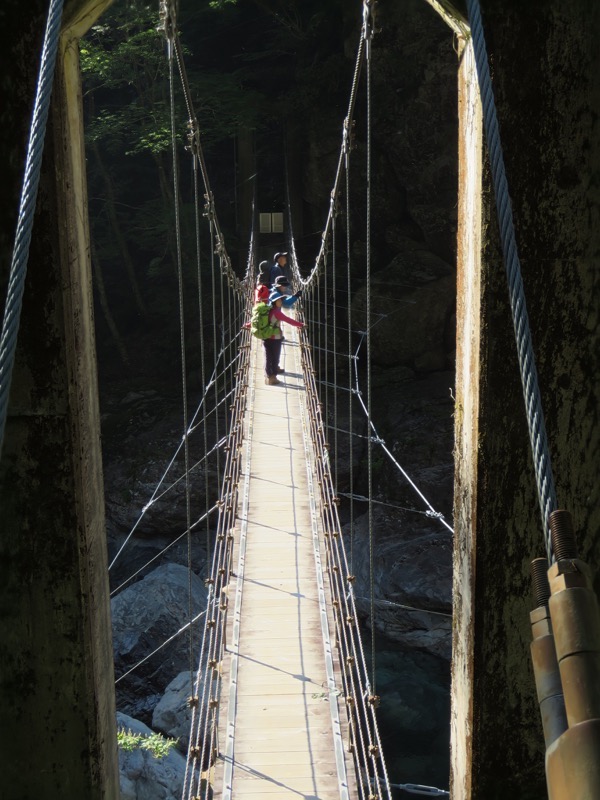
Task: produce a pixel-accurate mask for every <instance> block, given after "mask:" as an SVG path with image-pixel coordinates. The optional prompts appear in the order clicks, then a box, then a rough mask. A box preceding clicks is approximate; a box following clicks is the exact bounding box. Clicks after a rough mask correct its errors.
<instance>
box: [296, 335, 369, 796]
mask: <svg viewBox="0 0 600 800" xmlns="http://www.w3.org/2000/svg"><path fill="white" fill-rule="evenodd" d="M303 368H304V371H305V376H306V383H307V398H308V401H309V405H310V415H309V419H310V425H311V431H312V438H313V444H314V445H315V447H316V450H317V458H316V463H315V466H316V470H317V480H318V481H319V482H320V483H321V487H323V486H324V480H323V478H324V473H323V467H322V465H323V463H324V461H323V457H322V452H323V448H322V444H323V439H322V437H321V436H320V432H321V431H322V426H319V424H318V419H319V416H320V406H319V404H318V396H317V390H316V384H315V381H314V373H313V370H312V365H311V360H310V356H309V354H308V352H306V350H305V349H303ZM319 445H321V447H319ZM319 453H321V457H319ZM323 522H324V530H325V537H326V541H328V537H329V535H330V533H329V531H330V530H331V526H330V525H329V524H328V521H327V519H326V518H324V519H323ZM330 555H331V554H330ZM330 577H331V570H330ZM331 585H332V592H333V596H334V598H336V599H335V600H334V608H336V606H335V602H337V603H338V606H337V608H338V609H339V608H340V592H339V589H338V588H337V584H336V582H335V581H334V580H332V581H331ZM341 600H342V603H345V600H346V598H345V596H343V597H342V598H341ZM346 612H347V609H346ZM343 618H344V619H345V620H346V622H348V621H349V619H350V615H349V614H348V613H346V614H344V616H343ZM356 618H357V617H356V616H354V617H353V619H356ZM336 626H337V628H338V634H339V631H340V627H341V633H342V635H341V636H340V635H338V641H339V642H340V644H341V647H342V655H346V656H347V654H348V653H349V652H350V651H352V653H353V655H352V658H354V659H355V660H356V663H358V658H357V652H356V644H355V642H354V636H353V632H352V629H351V634H350V640H351V645H348V632H347V629H346V626H340V625H339V621H338V620H336ZM363 660H364V659H363ZM343 661H345V663H346V664H348V659H347V657H346V659H343ZM365 675H366V673H365ZM367 685H368V676H367ZM344 688H345V691H346V693H347V694H346V696H347V697H349V698H358V701H360V699H361V698H362V696H363V692H362V690H361V691H358V690H357V688H356V686H355V684H354V677H353V673H352V672H351V673H350V690H349V691H348V685H347V681H346V680H344ZM348 709H349V722H350V725H351V728H352V726H353V721H354V718H353V716H352V713H353V712H352V709H353V705H350V700H348ZM357 744H358V745H359V751H360V752H359V755H358V756H357V758H358V762H359V763H358V766H359V767H360V766H361V761H362V768H363V769H364V771H365V772H368V756H367V747H366V745H365V741H364V737H363V730H362V727H361V726H360V725H358V742H357ZM355 755H356V754H355ZM363 769H361V770H359V778H361V781H362V774H363ZM360 787H361V793H362V795H363V797H365V794H364V791H363V785H362V782H361V785H360Z"/></svg>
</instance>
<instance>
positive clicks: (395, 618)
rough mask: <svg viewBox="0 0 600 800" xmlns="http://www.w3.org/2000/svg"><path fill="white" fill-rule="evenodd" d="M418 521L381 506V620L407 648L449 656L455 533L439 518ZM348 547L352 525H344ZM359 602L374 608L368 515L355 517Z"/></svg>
mask: <svg viewBox="0 0 600 800" xmlns="http://www.w3.org/2000/svg"><path fill="white" fill-rule="evenodd" d="M422 519H423V520H424V521H423V522H421V521H420V522H419V523H417V521H416V520H413V521H411V522H409V521H407V520H406V519H402V517H401V516H400V515H399V514H395V515H394V514H388V513H384V512H383V511H381V510H379V509H377V510H376V511H375V512H374V515H373V524H374V528H375V536H376V546H375V569H374V594H375V600H376V616H375V625H376V628H377V630H378V631H379V632H380V633H382V634H383V635H384V636H385V637H387V638H388V639H391V640H392V641H395V642H399V643H401V644H402V645H403V646H405V647H407V648H412V649H414V650H418V651H423V652H425V653H429V654H431V655H434V656H437V657H439V658H443V659H448V660H449V658H450V653H451V643H452V641H451V640H452V618H451V613H452V607H451V593H452V537H451V535H450V533H449V532H448V531H447V530H446V529H445V528H441V526H440V524H439V523H438V522H437V521H435V520H429V519H428V518H427V517H423V518H422ZM344 533H345V537H346V547H347V548H348V551H349V545H348V541H347V537H348V528H347V527H346V528H345V530H344ZM352 550H353V560H354V567H353V569H354V572H355V575H356V581H355V584H354V587H355V588H354V591H355V599H356V606H357V610H358V612H359V613H360V614H361V615H363V616H364V617H365V618H368V617H369V614H370V575H369V535H368V515H367V514H364V515H362V516H360V517H358V518H357V519H356V520H355V523H354V542H353V547H352Z"/></svg>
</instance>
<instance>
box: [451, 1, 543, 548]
mask: <svg viewBox="0 0 600 800" xmlns="http://www.w3.org/2000/svg"><path fill="white" fill-rule="evenodd" d="M467 8H468V13H469V24H470V26H471V34H472V37H473V47H474V50H475V64H476V66H477V76H478V78H479V88H480V92H481V103H482V106H483V118H484V123H485V134H486V139H487V145H488V151H489V158H490V165H491V171H492V179H493V184H494V194H495V196H496V211H497V214H498V224H499V227H500V239H501V242H502V252H503V254H504V264H505V267H506V273H507V277H508V291H509V297H510V306H511V310H512V316H513V325H514V329H515V338H516V341H517V353H518V357H519V368H520V371H521V382H522V384H523V397H524V399H525V409H526V413H527V422H528V427H529V438H530V442H531V450H532V453H533V464H534V468H535V476H536V484H537V491H538V498H539V503H540V512H541V516H542V526H543V530H544V538H545V543H546V553H547V556H548V562H549V563H552V562H553V561H554V553H553V550H552V541H551V538H550V526H549V522H548V518H549V516H550V514H551V513H552V511H554V510H555V509H556V507H557V501H556V489H555V486H554V478H553V475H552V465H551V462H550V450H549V447H548V439H547V435H546V426H545V423H544V414H543V411H542V402H541V396H540V388H539V384H538V375H537V369H536V365H535V356H534V354H533V344H532V341H531V330H530V327H529V317H528V314H527V305H526V302H525V291H524V288H523V279H522V276H521V264H520V262H519V254H518V250H517V243H516V238H515V228H514V222H513V215H512V205H511V201H510V195H509V193H508V182H507V179H506V170H505V167H504V158H503V155H502V146H501V143H500V133H499V127H498V118H497V115H496V106H495V103H494V92H493V88H492V79H491V76H490V68H489V63H488V56H487V49H486V45H485V38H484V35H483V27H482V22H481V10H480V7H479V2H478V0H467Z"/></svg>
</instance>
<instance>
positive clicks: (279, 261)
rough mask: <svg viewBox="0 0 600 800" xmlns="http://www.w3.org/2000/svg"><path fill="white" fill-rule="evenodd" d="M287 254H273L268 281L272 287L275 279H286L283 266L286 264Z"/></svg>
mask: <svg viewBox="0 0 600 800" xmlns="http://www.w3.org/2000/svg"><path fill="white" fill-rule="evenodd" d="M287 255H288V254H287V253H275V255H274V256H273V266H272V267H271V272H270V280H271V286H274V284H275V281H276V280H277V278H285V277H287V276H286V274H285V265H286V264H287Z"/></svg>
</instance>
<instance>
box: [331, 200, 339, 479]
mask: <svg viewBox="0 0 600 800" xmlns="http://www.w3.org/2000/svg"><path fill="white" fill-rule="evenodd" d="M334 203H335V204H336V206H337V198H334ZM335 212H336V209H335V208H334V210H333V217H332V220H331V291H332V293H333V307H332V317H331V322H332V327H333V331H332V333H333V335H332V347H333V485H334V488H335V493H336V495H337V491H338V413H337V412H338V385H337V314H336V309H337V282H336V277H335V268H336V260H335V245H336V239H335Z"/></svg>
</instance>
